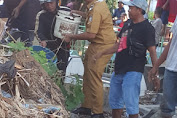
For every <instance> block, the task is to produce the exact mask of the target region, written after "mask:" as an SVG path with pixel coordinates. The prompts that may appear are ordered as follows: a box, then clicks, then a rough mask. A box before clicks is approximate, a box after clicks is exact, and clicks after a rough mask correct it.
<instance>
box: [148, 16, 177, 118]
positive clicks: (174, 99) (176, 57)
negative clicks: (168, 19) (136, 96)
mask: <svg viewBox="0 0 177 118" xmlns="http://www.w3.org/2000/svg"><path fill="white" fill-rule="evenodd" d="M176 31H177V16H176V19H175V22H174V24H173V26H172V28H171V30H170V32H171V33H172V34H173V37H172V40H170V42H169V43H168V45H167V46H166V47H165V49H164V51H163V53H162V54H161V56H160V58H159V59H158V60H157V62H156V63H155V65H154V66H153V68H152V69H151V70H150V72H149V74H150V77H151V78H150V79H152V80H153V79H154V78H155V77H156V74H157V71H158V68H159V66H160V65H161V64H162V63H163V62H164V61H165V60H166V66H165V74H164V80H163V96H164V100H165V101H164V102H163V103H162V104H161V114H162V117H163V118H172V116H173V115H174V114H175V106H176V105H177V92H176V90H177V53H176V50H177V32H176Z"/></svg>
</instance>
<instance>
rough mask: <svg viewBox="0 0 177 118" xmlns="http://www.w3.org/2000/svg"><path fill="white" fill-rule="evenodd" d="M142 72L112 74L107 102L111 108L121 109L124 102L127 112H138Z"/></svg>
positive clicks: (131, 113)
mask: <svg viewBox="0 0 177 118" xmlns="http://www.w3.org/2000/svg"><path fill="white" fill-rule="evenodd" d="M141 79H142V73H140V72H134V71H132V72H127V73H126V74H118V75H115V73H113V74H112V77H111V84H110V91H109V104H110V107H111V108H112V109H123V108H124V104H125V106H126V111H127V113H128V114H130V115H133V114H138V113H139V94H140V84H141Z"/></svg>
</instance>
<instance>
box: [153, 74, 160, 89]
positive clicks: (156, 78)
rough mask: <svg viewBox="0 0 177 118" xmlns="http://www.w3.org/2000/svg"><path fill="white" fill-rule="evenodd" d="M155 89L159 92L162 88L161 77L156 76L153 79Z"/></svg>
mask: <svg viewBox="0 0 177 118" xmlns="http://www.w3.org/2000/svg"><path fill="white" fill-rule="evenodd" d="M153 85H154V90H155V91H156V92H158V90H159V89H160V79H159V78H158V77H157V76H156V77H155V78H154V80H153Z"/></svg>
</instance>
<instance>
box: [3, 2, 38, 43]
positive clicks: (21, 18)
mask: <svg viewBox="0 0 177 118" xmlns="http://www.w3.org/2000/svg"><path fill="white" fill-rule="evenodd" d="M4 5H5V6H6V8H7V10H8V15H9V18H8V21H7V26H8V27H9V28H18V30H20V31H21V33H22V35H21V41H22V42H25V44H26V46H31V45H32V41H33V38H34V35H33V34H34V33H33V32H34V26H35V17H36V14H37V13H38V12H39V11H40V10H41V7H40V4H39V1H38V0H4Z"/></svg>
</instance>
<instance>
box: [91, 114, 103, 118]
mask: <svg viewBox="0 0 177 118" xmlns="http://www.w3.org/2000/svg"><path fill="white" fill-rule="evenodd" d="M91 118H104V116H103V114H102V113H101V114H93V115H91Z"/></svg>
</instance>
